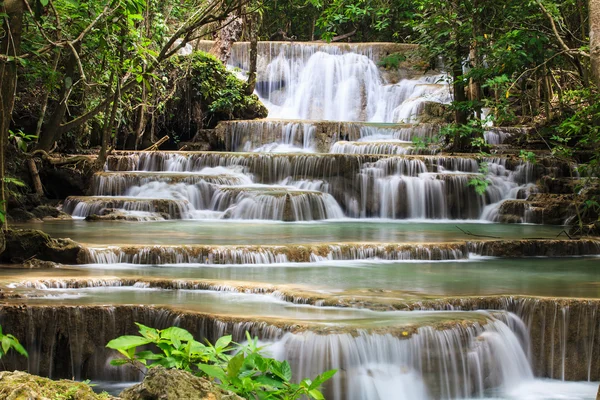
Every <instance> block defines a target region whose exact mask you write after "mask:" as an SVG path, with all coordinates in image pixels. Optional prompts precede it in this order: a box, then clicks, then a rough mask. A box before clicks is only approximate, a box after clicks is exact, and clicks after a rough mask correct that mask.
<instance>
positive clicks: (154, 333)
mask: <svg viewBox="0 0 600 400" xmlns="http://www.w3.org/2000/svg"><path fill="white" fill-rule="evenodd" d="M135 324H136V325H137V326H138V328H140V329H139V332H140V335H142V336H143V337H145V338H147V339H150V340H152V341H153V342H154V341H157V340H158V339H159V338H160V336H159V334H158V330H156V329H154V328H150V327H148V326H145V325H142V324H140V323H137V322H136V323H135Z"/></svg>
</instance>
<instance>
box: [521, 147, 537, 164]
mask: <svg viewBox="0 0 600 400" xmlns="http://www.w3.org/2000/svg"><path fill="white" fill-rule="evenodd" d="M519 158H520V159H521V160H523V162H527V163H530V164H536V163H537V159H536V157H535V153H534V152H531V151H526V150H521V151H520V152H519Z"/></svg>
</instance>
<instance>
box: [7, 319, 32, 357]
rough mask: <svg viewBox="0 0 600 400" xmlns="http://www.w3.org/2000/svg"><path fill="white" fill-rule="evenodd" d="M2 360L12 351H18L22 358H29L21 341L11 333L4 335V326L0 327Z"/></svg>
mask: <svg viewBox="0 0 600 400" xmlns="http://www.w3.org/2000/svg"><path fill="white" fill-rule="evenodd" d="M0 342H1V343H2V346H0V358H2V357H4V356H5V355H6V354H7V353H8V352H9V351H10V350H11V349H12V350H14V351H16V352H17V353H19V354H20V355H22V356H25V357H29V354H27V350H25V348H24V347H23V346H22V345H21V343H19V339H17V338H16V337H14V336H13V335H11V334H10V333H8V334H4V333H3V332H2V325H0Z"/></svg>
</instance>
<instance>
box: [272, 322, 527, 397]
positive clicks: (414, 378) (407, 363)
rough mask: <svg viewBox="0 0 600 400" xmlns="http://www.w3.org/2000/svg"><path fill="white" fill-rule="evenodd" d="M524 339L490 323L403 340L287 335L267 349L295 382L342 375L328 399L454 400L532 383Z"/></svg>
mask: <svg viewBox="0 0 600 400" xmlns="http://www.w3.org/2000/svg"><path fill="white" fill-rule="evenodd" d="M508 318H509V319H517V317H515V316H512V315H511V316H508ZM519 328H523V326H522V324H521V325H520V326H519ZM522 334H524V332H516V333H515V332H513V330H511V329H510V328H509V326H508V325H506V324H505V323H504V322H501V321H499V320H494V319H493V318H492V320H490V321H489V322H488V323H487V324H485V325H483V326H480V325H474V326H472V327H467V328H455V329H451V330H445V331H437V330H435V329H433V328H430V327H423V328H419V329H418V330H417V333H415V334H413V335H412V336H411V337H410V338H409V339H401V338H397V337H394V336H392V335H389V334H388V335H381V334H368V333H360V334H359V335H358V336H353V335H350V334H332V335H327V336H319V335H316V334H313V333H305V334H286V335H285V336H283V338H282V339H281V340H280V341H278V342H276V343H275V344H274V345H272V346H271V347H270V350H272V351H273V353H274V355H275V356H276V357H278V358H281V359H287V360H291V363H292V366H293V367H295V368H294V371H295V372H296V373H297V374H298V376H311V375H314V374H315V373H316V372H318V371H325V370H329V369H337V370H339V371H341V372H340V373H338V374H337V376H336V377H335V378H334V379H333V381H332V382H331V383H330V384H329V385H328V391H327V393H328V398H331V399H335V400H340V399H356V400H360V399H373V400H375V399H390V398H399V399H404V398H406V399H415V400H420V399H430V398H431V399H437V398H441V399H452V398H465V397H483V395H484V393H485V392H486V390H487V389H490V388H496V390H500V391H502V390H506V389H510V388H511V387H513V386H514V385H518V384H519V383H521V382H524V381H527V380H532V379H533V373H532V370H531V366H530V365H529V361H528V358H527V355H526V348H527V346H528V343H522V342H521V341H520V339H519V336H518V335H522ZM524 336H525V337H527V335H526V333H525V335H524Z"/></svg>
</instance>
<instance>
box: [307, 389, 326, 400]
mask: <svg viewBox="0 0 600 400" xmlns="http://www.w3.org/2000/svg"><path fill="white" fill-rule="evenodd" d="M308 394H309V395H310V397H312V398H313V399H315V400H325V397H324V396H323V393H321V392H320V391H318V390H317V389H313V390H311V391H309V392H308Z"/></svg>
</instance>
